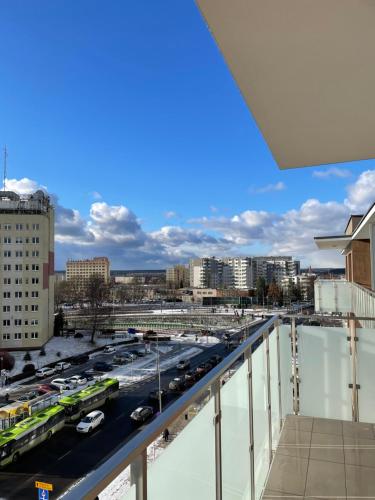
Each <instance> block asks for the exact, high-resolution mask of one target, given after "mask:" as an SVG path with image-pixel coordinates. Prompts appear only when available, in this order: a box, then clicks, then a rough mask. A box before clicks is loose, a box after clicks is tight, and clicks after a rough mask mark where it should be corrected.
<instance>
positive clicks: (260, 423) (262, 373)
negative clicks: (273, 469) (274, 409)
mask: <svg viewBox="0 0 375 500" xmlns="http://www.w3.org/2000/svg"><path fill="white" fill-rule="evenodd" d="M264 346H265V344H264V343H263V344H261V345H260V346H259V347H258V349H257V350H256V351H255V352H254V353H253V354H252V368H253V408H254V456H255V498H256V499H257V500H258V499H259V498H260V496H261V494H262V489H263V486H264V481H265V479H266V475H267V472H268V468H269V439H268V414H267V397H266V390H267V381H266V379H267V372H266V361H265V352H264Z"/></svg>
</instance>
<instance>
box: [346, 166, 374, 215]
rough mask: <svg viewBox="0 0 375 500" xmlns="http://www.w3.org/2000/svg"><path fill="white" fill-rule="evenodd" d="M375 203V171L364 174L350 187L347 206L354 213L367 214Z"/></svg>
mask: <svg viewBox="0 0 375 500" xmlns="http://www.w3.org/2000/svg"><path fill="white" fill-rule="evenodd" d="M374 201H375V170H367V171H365V172H362V173H361V175H360V176H359V177H358V179H357V180H356V182H354V183H353V184H351V185H350V186H348V197H347V199H346V200H345V204H346V205H347V206H348V207H349V208H350V210H351V211H352V213H365V212H367V210H368V209H369V208H370V206H371V205H372V204H373V203H374Z"/></svg>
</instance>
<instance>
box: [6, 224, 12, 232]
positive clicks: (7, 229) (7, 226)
mask: <svg viewBox="0 0 375 500" xmlns="http://www.w3.org/2000/svg"><path fill="white" fill-rule="evenodd" d="M11 229H12V224H4V230H5V231H10V230H11Z"/></svg>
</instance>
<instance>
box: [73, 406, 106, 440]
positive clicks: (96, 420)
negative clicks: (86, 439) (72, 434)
mask: <svg viewBox="0 0 375 500" xmlns="http://www.w3.org/2000/svg"><path fill="white" fill-rule="evenodd" d="M103 423H104V413H103V412H102V411H100V410H95V411H92V412H90V413H88V414H87V415H86V416H85V417H83V419H82V420H81V421H80V423H79V424H78V425H77V427H76V429H77V432H82V433H85V434H88V433H89V432H91V431H93V430H94V429H95V428H96V427H98V426H99V425H101V424H103Z"/></svg>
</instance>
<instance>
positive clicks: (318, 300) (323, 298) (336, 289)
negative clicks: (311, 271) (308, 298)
mask: <svg viewBox="0 0 375 500" xmlns="http://www.w3.org/2000/svg"><path fill="white" fill-rule="evenodd" d="M315 292H316V296H315V309H316V311H320V312H341V313H347V312H351V311H352V310H353V308H352V284H351V283H350V282H349V281H345V280H327V281H323V280H319V281H317V282H316V284H315Z"/></svg>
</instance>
